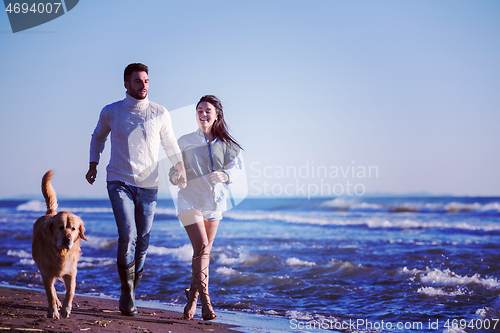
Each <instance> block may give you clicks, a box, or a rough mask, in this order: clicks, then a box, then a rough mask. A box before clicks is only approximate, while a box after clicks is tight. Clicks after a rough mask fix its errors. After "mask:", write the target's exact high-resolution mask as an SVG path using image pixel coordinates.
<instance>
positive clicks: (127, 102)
mask: <svg viewBox="0 0 500 333" xmlns="http://www.w3.org/2000/svg"><path fill="white" fill-rule="evenodd" d="M110 132H111V158H110V160H109V164H108V166H107V167H106V170H107V176H106V180H107V181H122V182H125V183H127V184H130V185H133V186H137V187H142V188H154V187H157V186H158V153H159V149H160V144H161V145H162V146H163V149H164V150H165V152H166V154H167V156H168V158H169V159H170V161H171V162H172V164H173V165H176V164H177V163H178V162H180V161H182V155H181V151H180V149H179V146H178V144H177V140H176V139H175V135H174V131H173V129H172V121H171V119H170V114H169V113H168V111H167V109H165V107H163V106H161V105H158V104H156V103H153V102H151V101H149V100H148V99H147V97H146V98H145V99H143V100H138V99H135V98H133V97H131V96H130V95H129V94H126V97H125V99H124V100H121V101H118V102H115V103H113V104H109V105H106V106H105V107H104V108H103V109H102V111H101V114H100V116H99V121H98V123H97V126H96V128H95V130H94V133H93V134H92V139H91V141H90V162H97V163H99V160H100V157H101V153H102V151H103V150H104V145H105V142H106V139H107V137H108V134H109V133H110Z"/></svg>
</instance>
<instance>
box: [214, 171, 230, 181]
mask: <svg viewBox="0 0 500 333" xmlns="http://www.w3.org/2000/svg"><path fill="white" fill-rule="evenodd" d="M210 180H211V181H213V182H214V183H227V181H228V180H229V177H228V176H227V174H226V173H225V172H222V171H214V172H212V173H211V174H210Z"/></svg>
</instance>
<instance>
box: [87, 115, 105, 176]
mask: <svg viewBox="0 0 500 333" xmlns="http://www.w3.org/2000/svg"><path fill="white" fill-rule="evenodd" d="M105 110H106V108H104V109H102V111H101V114H100V115H99V121H98V122H97V126H96V128H95V129H94V133H92V139H91V140H90V163H89V171H87V174H86V175H85V179H87V181H88V182H89V184H90V185H92V184H93V183H94V182H95V179H96V177H97V165H98V164H99V160H100V158H101V153H102V151H103V150H104V145H105V143H106V139H107V137H108V134H109V132H110V131H111V128H110V126H109V122H108V119H107V117H106V111H105Z"/></svg>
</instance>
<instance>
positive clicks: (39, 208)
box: [16, 200, 47, 212]
mask: <svg viewBox="0 0 500 333" xmlns="http://www.w3.org/2000/svg"><path fill="white" fill-rule="evenodd" d="M16 209H17V210H18V211H31V212H45V211H47V206H46V205H45V202H41V201H39V200H31V201H28V202H26V203H23V204H21V205H19V206H17V208H16Z"/></svg>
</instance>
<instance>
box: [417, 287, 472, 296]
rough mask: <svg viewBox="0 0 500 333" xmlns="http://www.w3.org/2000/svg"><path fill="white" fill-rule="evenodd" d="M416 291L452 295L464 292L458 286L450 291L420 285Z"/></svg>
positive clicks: (436, 294)
mask: <svg viewBox="0 0 500 333" xmlns="http://www.w3.org/2000/svg"><path fill="white" fill-rule="evenodd" d="M417 292H418V293H420V294H425V295H427V296H447V297H453V296H458V295H465V292H464V291H463V290H462V289H460V288H459V289H457V290H455V291H452V292H447V291H445V290H443V289H441V288H434V287H421V288H418V290H417Z"/></svg>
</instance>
